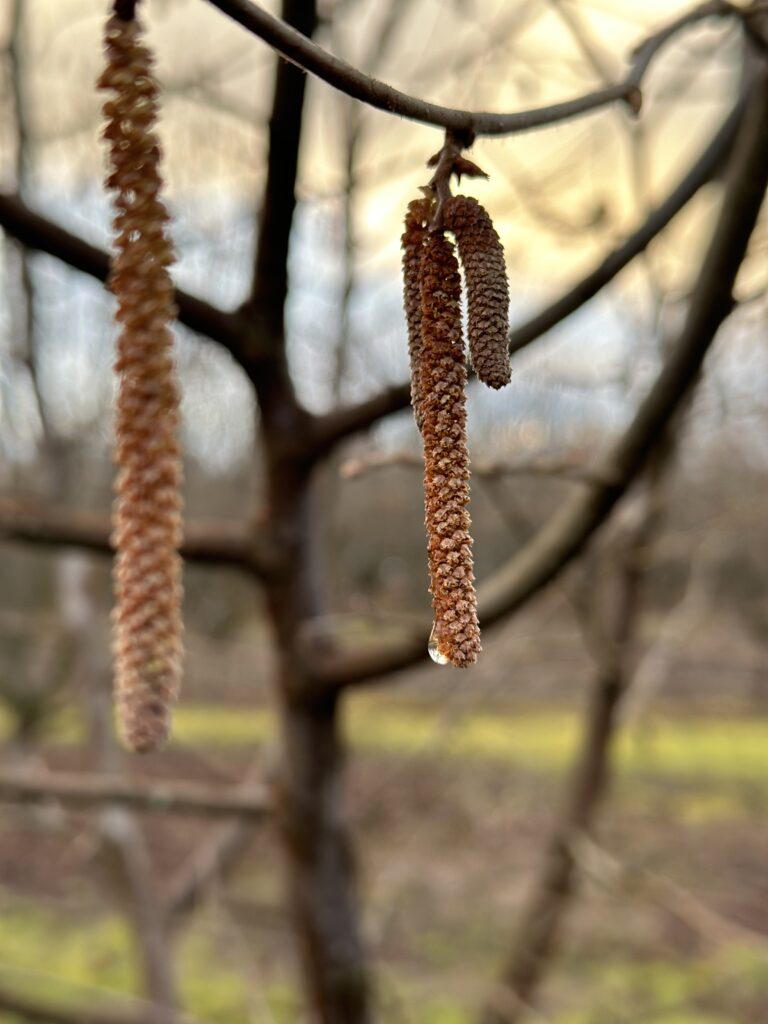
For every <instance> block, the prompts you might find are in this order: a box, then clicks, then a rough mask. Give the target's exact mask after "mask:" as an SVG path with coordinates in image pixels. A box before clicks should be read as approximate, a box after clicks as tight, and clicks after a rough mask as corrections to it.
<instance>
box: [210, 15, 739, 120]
mask: <svg viewBox="0 0 768 1024" xmlns="http://www.w3.org/2000/svg"><path fill="white" fill-rule="evenodd" d="M208 2H209V3H211V4H213V6H214V7H217V8H218V9H219V10H220V11H222V12H223V13H224V14H226V15H228V16H229V17H230V18H232V19H233V20H234V21H236V22H238V24H240V25H242V26H243V27H244V28H246V29H248V31H249V32H252V33H253V34H254V35H257V36H259V38H261V39H263V40H264V42H266V43H268V44H269V45H270V46H271V47H273V49H275V50H277V51H278V53H281V54H282V55H283V57H285V58H286V59H287V60H289V61H291V62H292V63H294V64H297V65H298V66H299V67H301V68H303V69H304V70H305V71H310V72H312V73H313V74H315V75H317V76H318V78H321V79H322V80H323V81H325V82H327V83H328V84H329V85H332V86H333V87H334V88H336V89H339V90H341V92H343V93H345V94H346V95H347V96H350V97H352V98H353V99H357V100H360V101H361V102H363V103H366V104H368V106H370V107H374V108H375V109H377V110H384V111H386V112H387V113H390V114H395V115H397V116H399V117H406V118H409V119H411V120H413V121H420V122H421V123H422V124H429V125H433V126H434V127H440V128H445V129H448V130H450V131H454V132H458V133H460V134H466V133H469V134H475V135H478V136H480V135H510V134H512V133H514V132H523V131H528V130H530V129H532V128H540V127H543V126H544V125H548V124H555V123H557V122H558V121H565V120H570V119H571V118H574V117H577V116H579V115H580V114H585V113H588V112H590V111H593V110H599V109H600V108H601V107H605V106H607V105H609V104H611V103H616V102H618V101H622V102H624V103H625V104H626V105H627V106H628V107H629V109H630V110H632V111H633V112H634V113H637V112H638V111H639V109H640V104H641V94H640V86H641V84H642V81H643V77H644V75H645V73H646V71H647V70H648V67H649V65H650V63H651V61H652V60H653V58H654V56H655V55H656V54H657V53H658V51H659V50H660V49H661V48H662V47H663V45H664V44H665V43H666V42H668V41H669V40H670V39H671V38H672V37H673V36H675V35H676V34H677V33H678V32H681V31H683V30H684V29H686V28H688V27H689V26H690V25H692V24H695V23H696V22H699V21H702V20H704V19H707V18H713V17H717V18H723V17H739V16H742V12H740V10H739V9H738V8H737V7H735V6H733V5H732V4H730V3H726V2H725V0H712V2H710V3H704V4H701V5H700V6H698V7H695V8H694V9H693V10H691V11H688V12H687V13H686V14H684V15H682V16H681V17H679V18H677V19H676V20H675V21H674V22H672V23H671V24H670V25H668V26H666V27H665V28H664V29H662V30H661V31H660V32H657V33H655V34H654V35H652V36H650V37H649V38H648V39H646V40H645V41H644V42H643V43H642V44H641V45H640V47H639V48H638V49H637V50H636V51H635V55H634V59H633V63H632V66H631V67H630V70H629V72H628V73H627V75H626V77H625V78H624V80H623V81H621V82H618V83H616V84H615V85H610V86H607V87H605V88H602V89H598V90H596V91H595V92H591V93H588V94H586V95H585V96H579V97H578V98H576V99H574V100H569V101H566V102H564V103H555V104H552V105H551V106H546V107H539V108H536V109H534V110H525V111H517V112H515V113H507V114H504V113H485V112H475V111H470V110H458V109H455V108H452V107H443V106H439V105H437V104H434V103H428V102H427V101H425V100H422V99H419V98H418V97H416V96H411V95H409V94H408V93H404V92H401V91H400V90H399V89H394V88H392V86H390V85H387V84H386V83H384V82H380V81H378V80H377V79H375V78H371V77H370V76H369V75H366V74H364V73H363V72H362V71H360V70H358V69H357V68H355V67H353V66H352V65H351V64H347V63H346V61H343V60H339V58H338V57H334V56H333V54H330V53H328V51H327V50H324V49H323V48H322V47H321V46H318V45H317V44H316V43H313V42H312V41H311V40H310V39H308V38H307V37H306V36H304V35H302V34H301V33H300V32H297V31H295V30H294V29H292V28H290V26H288V25H286V24H285V23H284V22H283V21H281V20H280V19H279V18H275V17H273V16H272V15H271V14H268V13H267V12H266V11H265V10H263V9H262V8H261V7H259V6H258V5H257V4H255V3H250V2H249V0H208Z"/></svg>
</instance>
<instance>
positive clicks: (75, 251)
mask: <svg viewBox="0 0 768 1024" xmlns="http://www.w3.org/2000/svg"><path fill="white" fill-rule="evenodd" d="M0 227H1V228H3V230H4V231H6V232H7V234H8V235H10V236H11V237H12V238H15V239H17V241H19V242H21V244H22V245H24V246H26V248H28V249H36V250H38V251H39V252H45V253H48V255H49V256H54V257H55V258H56V259H59V260H61V261H62V262H63V263H66V264H67V265H68V266H70V267H73V268H74V269H75V270H80V271H82V272H83V273H84V274H88V275H90V277H95V278H96V280H97V281H104V282H106V280H107V277H108V275H109V254H108V253H107V252H105V251H104V250H103V249H99V248H98V247H97V246H95V245H91V244H90V243H89V242H86V241H84V240H83V239H82V238H79V237H78V236H77V235H73V234H71V232H69V231H67V230H66V229H65V228H62V227H60V226H59V225H58V224H55V223H54V222H53V221H51V220H49V219H48V218H47V217H43V216H42V215H41V214H39V213H34V212H33V211H32V210H30V209H29V207H28V206H27V205H26V204H25V203H24V202H23V201H22V200H21V199H20V198H19V197H18V196H15V195H9V194H8V193H5V192H0ZM176 304H177V305H178V307H179V322H180V323H182V324H184V325H185V326H186V327H189V328H190V329H191V330H193V331H197V332H198V333H199V334H203V335H205V337H206V338H210V339H211V341H216V342H218V343H219V344H220V345H223V346H224V348H226V349H228V350H229V351H230V352H231V353H232V355H233V356H234V358H235V359H236V360H237V362H238V363H240V365H242V366H244V368H245V369H246V372H247V369H248V368H247V366H246V365H245V363H246V360H245V359H244V351H243V327H242V323H241V321H240V318H239V317H238V315H237V314H236V313H229V312H226V311H225V310H223V309H218V308H217V307H216V306H212V305H211V304H210V303H208V302H204V301H203V300H202V299H198V298H196V297H195V296H194V295H190V294H189V293H188V292H184V291H177V292H176Z"/></svg>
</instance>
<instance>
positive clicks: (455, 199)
mask: <svg viewBox="0 0 768 1024" xmlns="http://www.w3.org/2000/svg"><path fill="white" fill-rule="evenodd" d="M443 224H444V225H445V227H446V229H447V230H449V231H452V232H453V234H454V235H455V237H456V243H457V245H458V247H459V256H460V257H461V263H462V266H463V267H464V278H465V281H466V285H467V306H468V325H467V326H468V333H469V354H470V357H471V359H472V365H473V367H474V368H475V372H476V373H477V376H478V378H479V379H480V380H481V381H482V382H483V384H487V385H488V387H491V388H501V387H504V385H505V384H509V381H510V376H511V370H510V366H509V342H508V339H507V335H508V332H509V285H508V283H507V270H506V266H505V263H504V250H503V248H502V246H501V242H500V241H499V236H498V235H497V234H496V229H495V228H494V226H493V222H492V221H491V218H490V216H489V214H488V212H487V211H486V210H485V209H484V208H483V207H482V206H481V205H480V204H479V203H478V201H477V200H476V199H472V198H471V197H469V196H452V197H451V198H450V199H448V200H446V202H445V205H444V207H443Z"/></svg>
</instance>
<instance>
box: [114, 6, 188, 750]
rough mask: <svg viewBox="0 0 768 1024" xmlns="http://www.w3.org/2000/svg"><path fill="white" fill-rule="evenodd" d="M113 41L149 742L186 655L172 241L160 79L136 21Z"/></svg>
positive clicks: (134, 635)
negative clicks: (158, 126) (164, 190)
mask: <svg viewBox="0 0 768 1024" xmlns="http://www.w3.org/2000/svg"><path fill="white" fill-rule="evenodd" d="M105 49H106V56H107V66H106V69H105V70H104V72H103V74H102V75H101V78H100V79H99V82H98V85H99V88H101V89H107V90H110V91H111V92H112V93H113V94H114V95H113V97H112V98H111V99H109V100H107V102H106V103H105V104H104V114H105V117H106V119H107V125H106V128H105V130H104V138H105V139H106V140H107V141H108V143H109V148H110V152H109V161H110V167H111V173H110V174H109V176H108V178H107V180H106V184H107V187H108V188H110V189H114V190H115V191H116V192H117V197H116V199H115V207H116V209H117V215H116V217H115V219H114V221H113V227H114V231H115V249H116V254H115V257H114V260H113V265H112V274H111V277H110V284H111V287H112V290H113V292H114V293H115V296H116V298H117V313H116V319H117V321H118V322H119V323H120V325H121V332H120V336H119V339H118V343H117V359H116V362H115V370H116V372H117V375H118V382H119V388H118V397H117V408H116V414H115V430H116V453H115V460H116V462H117V465H118V467H119V472H118V477H117V483H116V502H115V510H114V535H113V539H114V544H115V548H116V551H117V557H116V564H115V574H114V575H115V592H116V607H115V612H114V624H115V639H114V652H115V696H116V704H117V718H118V727H119V731H120V734H121V737H122V739H123V741H124V742H125V744H126V746H128V747H129V748H130V749H132V750H134V751H137V752H140V753H144V752H148V751H151V750H155V749H157V748H158V747H159V746H161V745H162V744H163V742H164V741H165V740H166V739H167V737H168V733H169V730H170V719H171V706H172V704H173V702H174V700H175V699H176V696H177V693H178V689H179V679H180V672H181V655H182V623H181V562H180V558H179V555H178V547H179V544H180V542H181V498H180V487H181V456H180V450H179V445H178V442H177V439H176V433H177V425H178V418H179V411H178V410H179V396H178V392H177V390H176V385H175V383H174V377H173V372H174V371H173V359H172V343H173V336H172V333H171V330H170V324H171V322H172V320H173V317H174V315H175V308H174V303H173V285H172V283H171V278H170V275H169V273H168V267H169V265H170V264H171V263H172V262H173V253H172V251H171V246H170V243H169V241H168V239H167V237H166V222H167V221H168V214H167V211H166V209H165V206H164V204H163V202H162V200H161V199H160V198H159V192H160V188H161V184H162V182H161V178H160V174H159V168H158V165H159V161H160V148H159V145H158V142H157V138H156V136H155V135H154V133H153V132H152V130H151V129H152V126H153V124H154V121H155V118H156V113H157V104H158V100H157V91H158V90H157V84H156V82H155V80H154V77H153V75H152V59H151V55H150V53H149V51H148V50H147V49H146V47H145V46H143V45H142V44H141V42H140V26H139V24H138V22H137V21H136V20H135V19H133V20H131V21H122V20H121V19H120V18H118V17H112V18H110V19H109V21H108V22H107V27H106V36H105Z"/></svg>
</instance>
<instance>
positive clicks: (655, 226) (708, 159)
mask: <svg viewBox="0 0 768 1024" xmlns="http://www.w3.org/2000/svg"><path fill="white" fill-rule="evenodd" d="M743 110H744V103H743V99H742V100H740V101H739V102H738V103H737V104H736V106H735V107H734V109H733V110H732V111H731V112H730V114H729V115H728V117H727V118H726V119H725V121H724V122H723V124H722V126H721V127H720V129H719V130H718V132H717V134H716V135H715V136H714V138H713V139H712V141H711V142H710V143H709V144H708V145H707V147H706V149H705V150H704V152H703V153H702V154H701V156H700V157H699V158H698V160H697V161H696V163H695V164H694V165H693V166H692V167H691V168H690V170H689V171H688V172H687V173H686V174H685V176H684V177H683V178H682V179H681V180H680V182H679V183H678V184H677V185H676V186H675V188H674V189H673V190H672V191H671V192H670V193H669V195H668V196H667V198H666V199H665V200H664V201H663V202H662V203H660V204H659V205H658V206H657V207H656V208H655V209H654V210H652V211H651V212H650V213H649V214H648V217H647V218H646V220H645V221H644V222H643V223H642V224H641V225H640V227H639V228H638V229H637V230H636V231H634V232H633V233H632V234H631V235H629V237H628V238H627V239H625V241H624V242H622V244H621V245H619V246H617V248H615V249H614V250H613V251H612V252H609V253H608V255H607V256H606V257H605V258H604V259H603V260H602V261H601V262H600V263H599V264H598V265H597V266H596V267H595V268H594V269H593V270H591V271H590V272H589V273H588V274H587V275H586V276H585V277H583V278H581V280H580V281H578V282H577V283H576V284H575V285H573V287H572V288H570V289H569V290H568V291H567V292H566V293H565V294H564V295H562V296H561V297H560V298H559V299H557V301H556V302H553V303H551V305H549V306H547V307H546V308H545V309H543V310H541V312H540V313H537V314H536V315H535V316H533V317H531V319H530V320H527V321H526V322H525V323H523V324H521V325H520V326H519V327H516V328H514V329H513V330H512V331H511V332H510V336H509V347H510V351H511V352H517V351H518V350H519V349H521V348H524V347H525V346H526V345H529V344H530V343H531V342H532V341H535V340H536V339H537V338H540V337H541V335H542V334H546V332H547V331H550V330H552V328H553V327H556V326H557V324H559V323H561V322H562V321H563V320H565V319H566V317H569V316H570V315H571V314H572V313H575V312H576V310H577V309H580V308H581V307H582V306H583V305H585V304H586V303H587V302H589V300H590V299H592V298H594V296H595V295H597V293H598V292H599V291H601V290H602V289H603V288H605V286H606V285H608V284H610V282H611V281H612V280H613V279H614V278H615V277H616V276H617V275H618V274H620V273H621V271H622V270H623V269H624V268H625V267H626V266H627V265H628V264H629V263H631V262H632V260H633V259H635V257H636V256H639V255H640V253H642V252H644V251H645V250H646V249H647V248H648V246H649V245H650V244H651V242H652V241H653V240H654V238H656V236H657V235H659V234H661V232H662V231H663V230H664V229H665V228H666V227H667V225H668V224H669V223H670V221H672V220H673V219H674V218H675V217H676V216H677V214H678V213H680V211H681V210H682V209H683V208H684V207H685V206H686V205H687V204H688V203H689V202H690V201H691V199H693V197H694V196H695V195H696V193H697V192H698V191H699V190H700V189H701V188H703V187H704V185H706V184H707V182H708V181H710V180H711V179H712V177H713V176H714V175H715V174H716V173H717V172H718V170H719V169H720V167H722V165H723V161H724V160H725V158H726V157H727V155H728V152H729V150H730V149H731V146H732V145H733V140H734V139H735V137H736V131H737V129H738V127H739V123H740V121H741V117H742V115H743Z"/></svg>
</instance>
